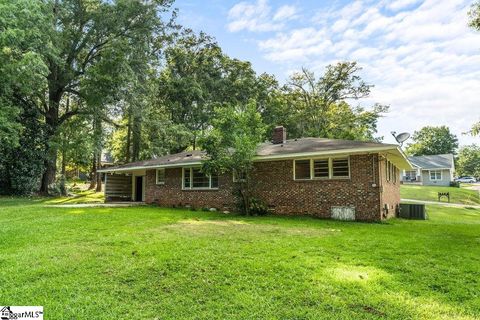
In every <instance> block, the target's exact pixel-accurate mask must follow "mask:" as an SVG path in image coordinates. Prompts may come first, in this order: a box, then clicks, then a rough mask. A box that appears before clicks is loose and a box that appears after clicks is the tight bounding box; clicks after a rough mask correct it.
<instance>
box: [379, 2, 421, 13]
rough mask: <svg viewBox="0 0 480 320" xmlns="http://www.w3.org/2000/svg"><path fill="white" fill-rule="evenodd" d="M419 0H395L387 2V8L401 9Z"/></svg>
mask: <svg viewBox="0 0 480 320" xmlns="http://www.w3.org/2000/svg"><path fill="white" fill-rule="evenodd" d="M418 2H419V0H396V1H392V2H391V3H389V4H387V8H388V9H390V10H393V11H397V10H401V9H404V8H406V7H409V6H411V5H413V4H415V3H418Z"/></svg>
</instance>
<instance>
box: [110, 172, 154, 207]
mask: <svg viewBox="0 0 480 320" xmlns="http://www.w3.org/2000/svg"><path fill="white" fill-rule="evenodd" d="M105 201H106V202H120V201H135V202H143V201H145V171H133V172H125V173H117V172H113V173H108V172H106V173H105Z"/></svg>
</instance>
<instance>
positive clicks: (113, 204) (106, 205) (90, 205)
mask: <svg viewBox="0 0 480 320" xmlns="http://www.w3.org/2000/svg"><path fill="white" fill-rule="evenodd" d="M144 205H145V203H144V202H108V203H72V204H50V205H46V206H45V207H50V208H94V207H100V208H117V207H136V206H144Z"/></svg>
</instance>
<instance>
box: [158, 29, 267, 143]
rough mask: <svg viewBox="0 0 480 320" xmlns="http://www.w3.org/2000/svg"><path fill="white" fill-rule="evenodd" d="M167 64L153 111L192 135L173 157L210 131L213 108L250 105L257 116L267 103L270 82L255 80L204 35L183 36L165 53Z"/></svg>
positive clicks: (249, 69)
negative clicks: (254, 106)
mask: <svg viewBox="0 0 480 320" xmlns="http://www.w3.org/2000/svg"><path fill="white" fill-rule="evenodd" d="M165 60H166V65H165V69H164V70H163V71H162V73H161V75H160V77H159V79H158V100H157V103H156V105H157V108H159V109H160V110H162V109H163V108H165V110H166V111H167V112H168V114H169V115H170V120H171V121H172V123H173V124H174V125H176V126H183V127H184V128H185V130H181V131H180V132H182V134H183V132H184V131H188V132H190V133H191V141H189V143H188V144H187V145H184V146H179V149H177V150H171V151H172V152H178V151H182V150H184V149H185V148H188V147H192V148H193V149H196V148H197V138H198V137H199V136H200V135H201V134H202V132H203V131H205V130H207V129H208V128H209V127H210V125H211V121H212V118H213V116H214V108H215V107H218V106H219V105H222V104H224V103H225V104H246V103H248V101H249V100H250V99H254V100H256V101H257V108H258V109H259V110H260V109H263V108H265V103H267V101H268V99H269V97H268V87H269V86H270V85H271V84H272V83H273V82H272V77H271V76H268V75H265V74H264V75H260V76H257V74H256V73H255V71H254V70H253V68H252V66H251V64H250V63H249V62H246V61H240V60H238V59H232V58H230V57H228V56H227V55H226V54H224V53H223V52H222V50H221V48H220V47H219V46H218V44H217V43H216V42H215V40H214V39H213V38H212V37H210V36H208V35H206V34H205V33H200V34H198V35H197V34H195V33H193V32H192V31H191V30H189V29H187V30H184V31H183V32H182V33H181V34H180V36H179V37H178V39H176V41H175V43H174V44H173V45H172V46H170V47H169V48H167V49H166V51H165Z"/></svg>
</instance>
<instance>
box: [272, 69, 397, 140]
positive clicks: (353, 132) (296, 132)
mask: <svg viewBox="0 0 480 320" xmlns="http://www.w3.org/2000/svg"><path fill="white" fill-rule="evenodd" d="M360 70H361V68H360V67H359V66H358V65H357V63H356V62H340V63H338V64H336V65H329V66H327V69H326V72H325V74H324V75H323V76H321V77H320V78H317V77H315V74H314V73H313V72H311V71H309V70H307V69H302V71H301V72H299V73H295V74H294V75H292V76H291V77H290V79H289V81H288V83H287V85H286V86H285V87H284V88H283V95H284V96H283V97H282V98H279V99H278V98H277V100H275V101H276V102H277V103H273V104H271V105H270V106H271V107H272V108H277V111H273V112H272V111H270V112H269V113H270V117H272V115H273V118H274V119H275V120H276V122H277V124H284V125H285V126H286V127H287V129H288V131H289V135H290V136H291V137H295V138H298V137H304V136H312V137H324V138H337V139H354V140H375V137H374V134H375V133H376V132H377V127H376V125H377V121H378V119H379V118H380V117H381V116H382V114H383V113H385V112H387V111H388V107H387V106H382V105H379V104H375V105H374V106H373V107H372V108H369V109H368V110H367V109H366V108H364V107H361V106H356V107H352V106H351V105H350V102H351V101H356V100H360V99H362V98H366V97H368V96H369V95H370V90H371V87H372V85H370V84H367V83H365V81H363V80H362V78H361V77H360V76H359V75H358V73H359V71H360ZM279 120H283V123H278V122H279Z"/></svg>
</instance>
